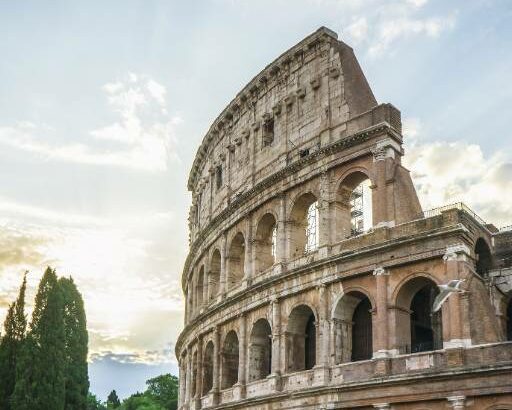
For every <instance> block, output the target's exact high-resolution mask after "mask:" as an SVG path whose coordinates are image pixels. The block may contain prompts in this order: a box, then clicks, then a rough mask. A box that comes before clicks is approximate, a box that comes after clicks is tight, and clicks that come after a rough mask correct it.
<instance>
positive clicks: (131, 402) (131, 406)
mask: <svg viewBox="0 0 512 410" xmlns="http://www.w3.org/2000/svg"><path fill="white" fill-rule="evenodd" d="M121 409H122V410H165V408H164V407H162V406H160V404H158V403H157V402H155V400H154V399H153V398H152V397H149V396H147V395H146V394H144V393H136V394H134V395H132V396H130V397H129V398H128V399H126V400H124V401H123V405H122V406H121Z"/></svg>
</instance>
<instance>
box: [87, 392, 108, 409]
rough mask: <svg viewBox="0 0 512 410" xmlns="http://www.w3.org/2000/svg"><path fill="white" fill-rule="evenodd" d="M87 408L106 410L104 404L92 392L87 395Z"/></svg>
mask: <svg viewBox="0 0 512 410" xmlns="http://www.w3.org/2000/svg"><path fill="white" fill-rule="evenodd" d="M87 410H107V408H106V407H105V405H104V404H103V403H102V402H101V400H99V399H98V398H97V397H96V396H95V395H94V394H91V393H89V394H88V395H87Z"/></svg>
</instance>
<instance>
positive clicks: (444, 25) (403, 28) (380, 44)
mask: <svg viewBox="0 0 512 410" xmlns="http://www.w3.org/2000/svg"><path fill="white" fill-rule="evenodd" d="M454 26H455V17H454V16H453V15H451V16H447V17H430V18H424V19H414V18H410V17H407V16H406V17H399V18H395V19H390V20H387V21H384V22H382V23H381V24H380V25H379V27H378V30H377V38H376V40H375V42H374V43H373V44H372V45H371V46H370V48H369V50H368V52H369V54H370V55H371V56H379V55H381V54H382V53H383V52H384V51H386V50H387V49H388V48H389V47H390V46H391V45H392V44H393V43H394V42H396V41H397V40H398V39H406V38H409V37H410V36H413V35H426V36H427V37H431V38H435V37H438V36H439V35H440V34H441V33H442V32H443V31H445V30H449V29H452V28H453V27H454Z"/></svg>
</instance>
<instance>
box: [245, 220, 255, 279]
mask: <svg viewBox="0 0 512 410" xmlns="http://www.w3.org/2000/svg"><path fill="white" fill-rule="evenodd" d="M245 231H246V236H247V237H246V238H245V254H244V258H245V259H244V278H243V282H244V286H250V285H251V282H252V277H253V274H254V270H253V266H254V259H253V252H252V247H253V232H252V215H250V216H249V217H248V218H247V222H246V230H245Z"/></svg>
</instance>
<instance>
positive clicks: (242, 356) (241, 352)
mask: <svg viewBox="0 0 512 410" xmlns="http://www.w3.org/2000/svg"><path fill="white" fill-rule="evenodd" d="M238 320H239V339H238V382H237V383H236V384H235V392H234V394H235V398H236V400H241V399H243V398H245V384H246V369H247V360H246V352H247V337H246V322H247V319H246V316H245V314H244V313H242V314H241V315H240V317H239V319H238Z"/></svg>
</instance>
